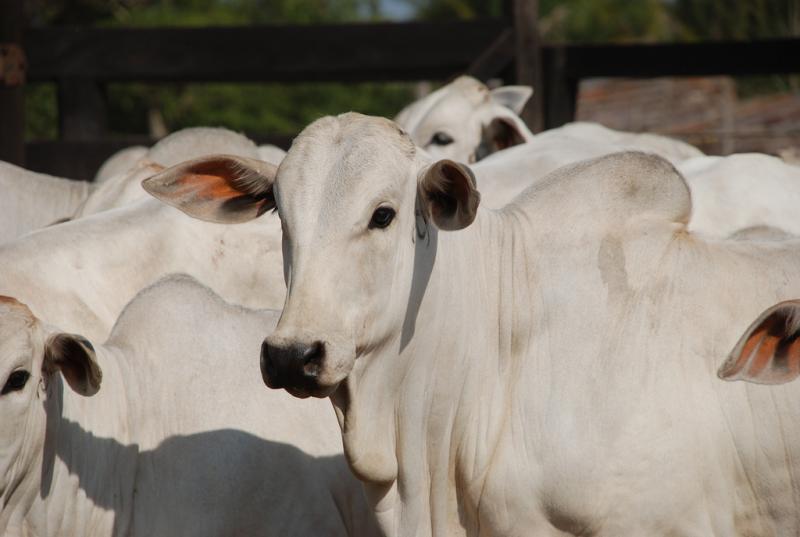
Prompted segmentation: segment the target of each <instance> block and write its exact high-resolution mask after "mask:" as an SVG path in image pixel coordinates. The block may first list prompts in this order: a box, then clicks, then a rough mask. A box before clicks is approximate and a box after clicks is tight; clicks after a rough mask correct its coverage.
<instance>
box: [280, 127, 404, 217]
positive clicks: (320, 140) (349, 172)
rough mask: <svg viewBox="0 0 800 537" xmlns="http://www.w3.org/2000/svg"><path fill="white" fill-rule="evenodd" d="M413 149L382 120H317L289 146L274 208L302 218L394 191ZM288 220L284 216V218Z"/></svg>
mask: <svg viewBox="0 0 800 537" xmlns="http://www.w3.org/2000/svg"><path fill="white" fill-rule="evenodd" d="M415 151H416V150H415V147H414V144H413V143H412V142H411V140H410V138H409V137H408V135H407V134H406V133H405V132H403V131H402V129H400V128H399V127H398V126H397V125H396V124H394V123H393V122H391V121H389V120H386V119H384V118H375V117H369V116H363V115H361V114H354V113H350V114H343V115H342V116H338V117H335V118H334V117H328V118H323V119H321V120H318V121H316V122H314V123H312V124H311V125H310V126H309V127H307V128H306V129H305V130H304V131H303V132H302V133H301V134H300V135H299V136H298V137H297V139H295V141H294V143H293V144H292V148H291V149H290V150H289V152H288V154H287V155H286V158H285V159H284V160H283V162H282V163H281V166H280V169H279V172H278V177H277V179H276V190H277V194H278V203H279V206H280V208H281V210H282V211H283V213H282V214H285V213H286V210H287V209H291V208H294V207H295V206H297V207H298V210H299V209H300V208H302V210H303V211H304V212H309V211H314V210H315V209H321V208H322V206H323V205H325V206H327V207H330V206H331V205H332V204H335V203H336V202H337V200H346V201H348V202H352V199H353V198H354V197H362V198H364V199H367V198H369V197H370V196H371V195H374V193H375V192H379V191H383V190H386V189H387V188H391V187H394V186H397V183H398V182H400V181H402V180H404V179H406V178H407V177H408V175H407V172H408V170H409V169H410V168H409V167H410V166H411V164H412V163H413V162H414V156H415ZM287 216H288V215H287Z"/></svg>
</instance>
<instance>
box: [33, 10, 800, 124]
mask: <svg viewBox="0 0 800 537" xmlns="http://www.w3.org/2000/svg"><path fill="white" fill-rule="evenodd" d="M384 1H391V2H395V3H402V2H405V3H406V4H407V5H410V6H412V8H413V9H414V10H415V11H416V12H417V13H418V16H419V18H422V19H428V20H442V19H445V20H446V19H454V18H456V19H474V18H482V17H500V16H503V14H504V13H503V10H504V9H505V7H506V6H510V5H511V1H509V0H384ZM26 7H27V8H28V15H29V17H30V19H31V20H32V22H33V24H34V25H48V24H50V25H66V24H70V25H84V26H86V25H89V26H130V27H157V26H183V27H187V26H189V27H197V26H226V25H247V24H287V23H300V24H306V23H308V24H311V23H319V22H345V21H359V20H362V21H363V20H370V19H376V18H380V14H381V0H26ZM539 10H540V13H541V18H540V30H541V32H542V34H543V36H544V38H545V39H547V40H549V41H566V42H583V43H600V42H620V41H622V42H625V41H677V40H701V39H751V38H764V37H776V36H786V35H798V34H800V4H799V3H798V0H747V1H745V2H738V1H735V0H539ZM365 46H369V44H368V43H365ZM797 86H798V84H797V80H796V79H792V78H786V77H762V78H758V79H749V80H748V81H746V82H744V83H743V84H742V90H743V91H744V92H746V93H748V94H754V93H763V92H766V91H774V90H778V89H780V90H786V89H787V88H789V89H794V90H795V91H797ZM108 96H109V123H110V127H111V130H112V131H114V132H118V133H130V134H146V133H148V132H149V131H151V130H153V125H152V123H153V121H152V120H153V118H154V117H156V118H157V119H158V120H159V121H157V122H156V123H163V124H164V125H165V126H166V128H167V130H168V131H172V130H176V129H180V128H182V127H186V126H190V125H222V126H227V127H229V128H232V129H235V130H239V131H245V132H248V133H249V134H252V135H259V134H261V135H263V134H290V133H295V132H297V131H299V130H300V129H301V128H302V127H303V126H305V125H306V124H307V123H309V122H310V121H312V120H314V119H315V118H317V117H319V116H322V115H325V114H336V113H341V112H344V111H348V110H356V111H360V112H364V113H370V114H377V115H383V116H388V117H392V116H393V115H394V114H396V113H397V111H399V110H400V108H402V106H403V105H405V104H406V103H407V102H409V101H410V100H411V99H412V98H413V97H412V92H411V87H410V85H408V84H357V85H343V84H293V85H288V84H287V85H281V84H163V85H145V84H113V85H111V86H110V87H109V88H108ZM26 114H27V120H26V122H27V125H26V136H27V137H28V138H52V137H55V136H56V130H57V128H56V98H55V90H54V88H53V86H52V85H32V86H30V87H29V88H28V90H27V92H26Z"/></svg>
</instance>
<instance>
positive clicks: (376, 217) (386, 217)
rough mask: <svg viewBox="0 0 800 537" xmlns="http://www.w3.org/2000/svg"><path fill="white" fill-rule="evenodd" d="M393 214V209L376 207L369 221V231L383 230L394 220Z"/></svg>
mask: <svg viewBox="0 0 800 537" xmlns="http://www.w3.org/2000/svg"><path fill="white" fill-rule="evenodd" d="M395 214H396V213H395V212H394V209H392V208H391V207H378V208H377V209H375V212H374V213H372V218H371V219H370V221H369V227H370V229H374V228H378V229H383V228H385V227H388V226H389V224H391V223H392V220H394V216H395Z"/></svg>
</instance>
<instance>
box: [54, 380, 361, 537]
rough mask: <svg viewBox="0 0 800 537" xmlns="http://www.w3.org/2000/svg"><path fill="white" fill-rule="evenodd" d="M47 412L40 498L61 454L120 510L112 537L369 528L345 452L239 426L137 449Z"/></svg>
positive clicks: (83, 483)
mask: <svg viewBox="0 0 800 537" xmlns="http://www.w3.org/2000/svg"><path fill="white" fill-rule="evenodd" d="M60 384H61V383H59V385H60ZM58 390H59V391H60V390H61V387H60V386H59V388H58ZM59 395H60V394H59ZM58 400H60V397H59V398H58ZM51 414H53V415H48V438H47V439H46V443H45V445H46V447H45V457H44V462H43V474H42V475H43V478H42V486H41V494H42V496H43V497H44V498H45V500H46V499H47V497H48V496H49V495H50V493H51V488H52V487H51V485H52V476H53V467H54V463H55V457H58V459H60V461H61V462H63V463H64V464H65V465H66V466H67V469H68V470H69V473H70V474H71V475H75V476H77V478H78V480H79V486H80V489H81V490H82V491H84V492H85V494H86V497H87V498H89V499H90V500H91V501H92V502H93V503H94V504H95V505H97V506H99V507H101V508H104V509H107V510H116V511H117V512H116V513H115V521H114V532H115V535H116V534H124V535H128V533H129V532H130V534H132V535H148V536H153V537H155V536H159V535H163V536H169V537H174V536H178V535H187V536H189V535H191V536H192V537H197V536H200V535H209V536H212V535H214V536H221V535H243V536H260V535H270V536H279V535H280V536H288V535H297V536H310V535H346V534H347V533H346V528H351V529H350V530H349V531H350V532H351V533H350V534H351V535H374V534H375V529H374V527H375V523H374V520H373V518H372V515H371V513H370V511H369V509H368V508H367V506H366V501H365V500H364V497H363V492H362V490H361V485H360V484H359V483H358V482H357V481H356V480H355V478H354V477H353V476H352V475H351V474H350V472H349V468H348V467H347V464H346V462H345V460H344V457H343V456H341V455H339V456H332V457H313V456H310V455H308V454H306V453H304V452H303V451H301V450H299V449H298V448H296V447H294V446H292V445H289V444H284V443H280V442H273V441H267V440H264V439H262V438H259V437H257V436H254V435H252V434H249V433H246V432H243V431H240V430H236V429H218V430H213V431H207V432H202V433H197V434H190V435H178V436H171V437H168V438H167V439H166V440H164V441H162V442H161V443H160V444H159V445H158V447H156V448H155V449H152V450H140V447H139V446H138V445H137V444H131V445H125V444H122V443H120V442H118V441H117V440H115V439H113V438H101V437H98V436H95V435H94V434H92V433H91V432H88V431H86V430H85V429H84V428H83V427H82V426H81V425H80V424H79V423H76V422H74V421H71V420H69V419H63V418H61V417H60V416H59V415H58V414H60V412H58V411H57V412H54V413H51ZM56 439H58V442H56V441H55V440H56ZM133 476H135V477H133ZM115 500H116V501H115ZM121 506H132V507H131V508H130V509H128V507H121ZM120 511H122V512H120ZM368 513H369V514H368ZM364 521H369V523H367V524H365V523H364ZM364 526H369V527H364Z"/></svg>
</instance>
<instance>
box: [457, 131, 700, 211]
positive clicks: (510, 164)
mask: <svg viewBox="0 0 800 537" xmlns="http://www.w3.org/2000/svg"><path fill="white" fill-rule="evenodd" d="M618 151H645V152H649V153H655V154H657V155H659V156H661V157H663V158H665V159H667V160H668V161H669V162H671V163H672V164H673V165H675V166H677V165H680V164H681V163H682V162H684V161H685V160H686V159H687V158H690V157H693V156H696V155H702V153H700V151H698V150H696V149H695V148H693V147H692V146H690V145H687V144H685V143H683V142H680V141H677V140H672V139H669V138H665V137H662V136H657V135H651V134H634V133H627V132H621V131H615V130H612V129H608V128H606V127H603V126H602V125H598V124H596V123H583V122H581V123H570V124H568V125H564V126H563V127H559V128H556V129H551V130H548V131H545V132H543V133H541V134H537V135H535V136H534V137H533V138H532V139H530V140H529V141H528V142H527V143H525V144H521V145H517V146H514V147H512V148H510V149H506V150H504V151H499V152H497V153H494V154H492V155H490V156H489V157H488V158H486V159H485V160H482V161H480V162H478V163H476V164H475V165H474V166H473V167H472V169H473V171H474V172H475V175H476V178H477V182H478V189H479V190H480V191H481V203H482V204H483V205H484V206H485V207H491V208H500V207H503V206H504V205H505V204H507V203H508V202H510V201H511V200H513V199H514V198H515V197H516V196H517V195H519V193H520V192H522V191H523V190H525V189H526V188H528V187H529V186H531V185H532V184H533V183H535V182H536V181H538V180H540V179H541V178H543V177H545V176H546V175H547V174H549V173H550V172H552V171H554V170H556V169H558V168H560V167H561V166H565V165H567V164H573V163H575V162H579V161H581V160H587V159H592V158H597V157H600V156H603V155H608V154H610V153H615V152H618ZM701 158H702V157H701Z"/></svg>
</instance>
